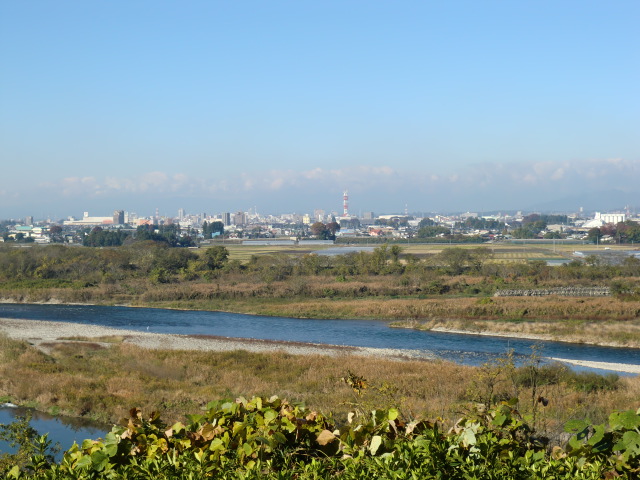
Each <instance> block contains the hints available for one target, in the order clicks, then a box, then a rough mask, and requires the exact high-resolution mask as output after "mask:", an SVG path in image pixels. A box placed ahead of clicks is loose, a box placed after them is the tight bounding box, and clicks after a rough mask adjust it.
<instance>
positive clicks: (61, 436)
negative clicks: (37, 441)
mask: <svg viewBox="0 0 640 480" xmlns="http://www.w3.org/2000/svg"><path fill="white" fill-rule="evenodd" d="M27 413H29V414H30V415H31V421H30V422H29V423H30V425H31V426H32V427H33V428H35V429H36V430H37V431H38V432H39V433H40V434H42V433H44V432H47V433H48V435H49V437H48V438H49V440H51V441H52V442H53V444H55V443H58V444H59V447H60V451H59V452H58V453H57V454H56V456H55V457H56V460H61V459H62V455H63V453H64V452H65V450H68V449H69V448H70V447H71V445H73V442H76V443H78V444H79V445H81V444H82V441H83V440H85V439H87V438H98V437H104V435H105V434H106V433H107V431H108V429H107V428H106V427H104V426H101V425H97V424H93V423H90V422H87V420H85V419H81V418H72V417H62V416H56V417H53V416H51V415H47V414H46V413H42V412H38V411H36V410H31V409H27V408H22V407H15V406H8V405H7V404H0V424H4V425H7V424H9V423H11V422H13V421H15V420H16V419H17V417H18V416H25V415H26V414H27ZM15 451H16V449H15V448H11V447H10V446H9V443H8V442H4V441H0V452H5V453H15Z"/></svg>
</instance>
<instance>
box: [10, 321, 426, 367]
mask: <svg viewBox="0 0 640 480" xmlns="http://www.w3.org/2000/svg"><path fill="white" fill-rule="evenodd" d="M0 332H3V333H4V334H5V335H7V336H8V337H9V338H13V339H16V340H24V341H27V342H29V343H30V344H32V345H34V346H36V347H38V348H40V349H42V350H45V351H46V350H47V349H48V348H49V347H50V345H51V344H54V343H61V342H69V343H70V342H74V340H69V337H83V338H86V339H92V338H98V337H114V336H117V337H123V338H124V339H123V343H128V344H132V345H137V346H139V347H142V348H149V349H160V350H199V351H215V352H223V351H232V350H245V351H249V352H278V351H279V352H286V353H290V354H292V355H330V356H341V355H360V356H368V357H386V358H395V359H412V360H419V359H422V360H434V359H436V356H435V355H433V353H431V352H429V351H426V350H404V349H394V348H370V347H349V346H342V345H324V344H316V343H302V342H284V341H275V340H257V339H252V338H230V337H217V336H211V335H178V334H168V333H153V332H144V331H138V330H125V329H120V328H111V327H103V326H100V325H87V324H81V323H71V322H50V321H45V320H21V319H20V320H19V319H9V318H0ZM95 343H100V342H99V341H96V342H95ZM102 344H103V345H105V346H108V345H110V344H109V343H108V342H105V343H102Z"/></svg>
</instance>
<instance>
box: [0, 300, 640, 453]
mask: <svg viewBox="0 0 640 480" xmlns="http://www.w3.org/2000/svg"><path fill="white" fill-rule="evenodd" d="M0 318H19V319H32V320H48V321H64V322H75V323H78V324H93V325H103V326H107V327H114V328H125V329H130V330H140V331H149V332H155V333H175V334H183V335H217V336H224V337H238V338H255V339H266V340H285V341H297V342H308V343H320V344H332V345H349V346H358V347H378V348H394V349H408V350H421V351H424V352H425V354H426V353H431V354H434V355H435V356H437V357H439V358H442V359H444V360H451V361H454V362H457V363H462V364H466V365H479V364H482V363H484V362H486V361H489V360H492V359H496V358H497V357H498V356H500V355H503V354H504V353H506V352H507V351H508V350H510V349H513V351H514V354H515V357H516V360H520V361H523V360H524V359H526V358H527V356H528V355H530V354H531V347H532V346H533V345H536V344H537V345H538V346H539V347H541V351H540V352H541V355H542V356H544V357H557V358H565V359H574V360H587V361H597V362H607V363H622V364H632V365H639V364H640V349H629V348H610V347H597V346H589V345H579V344H569V343H561V342H534V341H531V340H519V339H508V338H503V337H492V336H481V335H465V334H455V333H442V332H425V331H417V330H408V329H399V328H390V327H389V322H387V321H381V320H312V319H294V318H285V317H264V316H252V315H240V314H235V313H224V312H198V311H183V310H161V309H151V308H127V307H102V306H86V305H40V304H38V305H29V304H0ZM79 332H80V330H79ZM572 368H578V367H572ZM578 369H581V370H592V371H597V372H600V373H607V372H605V371H599V370H596V369H586V368H578ZM18 413H23V411H22V410H18V409H15V408H8V407H3V406H0V423H9V422H11V421H12V420H13V417H14V416H15V415H16V414H18ZM33 418H34V420H33V421H32V425H33V426H34V427H35V428H36V429H37V430H38V431H40V432H49V434H50V438H51V439H53V440H54V441H57V442H59V443H60V444H61V446H62V448H63V450H65V449H67V448H69V447H70V446H71V444H72V443H73V442H74V441H76V442H78V443H80V442H81V441H82V440H84V439H85V438H97V437H99V436H103V435H104V434H105V433H106V429H100V428H95V427H91V426H89V425H87V424H86V423H83V422H82V421H76V422H75V423H74V420H73V419H64V418H59V417H55V418H53V417H49V416H47V415H45V414H41V413H36V412H33ZM0 451H7V445H6V444H4V445H3V444H2V443H0Z"/></svg>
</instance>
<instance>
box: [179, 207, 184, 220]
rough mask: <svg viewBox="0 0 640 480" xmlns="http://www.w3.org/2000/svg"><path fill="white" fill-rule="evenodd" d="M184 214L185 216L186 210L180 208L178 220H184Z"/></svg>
mask: <svg viewBox="0 0 640 480" xmlns="http://www.w3.org/2000/svg"><path fill="white" fill-rule="evenodd" d="M184 214H185V211H184V208H179V209H178V220H182V219H184Z"/></svg>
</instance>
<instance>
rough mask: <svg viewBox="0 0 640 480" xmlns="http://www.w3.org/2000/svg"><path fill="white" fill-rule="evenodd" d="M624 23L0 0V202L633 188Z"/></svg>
mask: <svg viewBox="0 0 640 480" xmlns="http://www.w3.org/2000/svg"><path fill="white" fill-rule="evenodd" d="M638 25H640V2H638V1H637V0H630V1H622V0H620V1H618V0H614V1H604V0H602V1H588V0H579V1H568V0H560V1H558V0H551V1H544V0H535V1H526V0H519V1H512V2H506V1H503V0H500V1H488V0H480V1H478V0H474V1H455V0H452V1H402V0H400V1H383V0H380V1H371V0H368V1H350V0H340V1H330V0H322V1H300V0H296V1H293V0H291V1H278V0H269V1H262V0H261V1H241V0H239V1H214V0H207V1H180V2H177V1H162V0H153V1H142V0H137V1H129V0H127V1H124V0H111V1H86V0H78V1H67V0H56V1H53V2H52V1H36V0H31V1H5V2H0V159H1V165H2V170H1V173H0V218H6V217H14V218H15V217H20V216H24V215H34V216H36V217H43V216H49V215H51V216H54V217H62V216H66V215H80V214H81V213H82V211H84V210H89V211H90V213H91V214H93V215H108V214H110V213H111V212H112V211H113V210H114V209H116V208H117V209H124V210H127V211H134V212H137V213H138V214H140V215H149V214H151V213H152V212H154V211H155V208H156V207H158V208H159V209H160V213H161V214H170V215H175V214H176V213H177V209H178V208H185V209H186V210H187V211H188V212H194V213H195V212H207V213H216V212H222V211H237V210H247V209H249V208H252V209H253V207H257V209H258V212H262V213H268V212H270V213H277V212H298V213H301V212H308V211H312V210H313V209H314V208H323V209H325V210H340V209H341V197H342V191H343V189H345V188H346V189H348V190H349V192H350V197H351V210H352V212H353V213H358V212H359V211H368V210H373V211H375V212H376V213H392V212H401V211H404V209H405V205H408V208H409V210H410V211H429V210H441V211H454V210H463V211H464V210H470V211H485V210H492V209H527V208H534V207H535V206H540V205H555V204H556V203H558V204H559V205H560V206H561V207H562V208H565V209H577V208H578V207H579V206H581V205H580V202H583V201H587V195H590V196H591V201H592V202H594V205H597V204H598V202H599V201H600V200H605V199H606V198H609V200H611V198H610V196H611V195H612V194H611V192H612V191H613V190H614V189H616V190H618V193H620V194H621V195H623V196H624V195H626V197H625V198H631V201H635V205H637V206H640V188H639V186H640V118H639V117H640V28H638ZM614 196H615V195H614ZM621 201H622V200H621ZM604 203H606V202H603V205H604ZM619 206H620V207H622V206H623V205H619ZM594 208H595V207H594Z"/></svg>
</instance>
